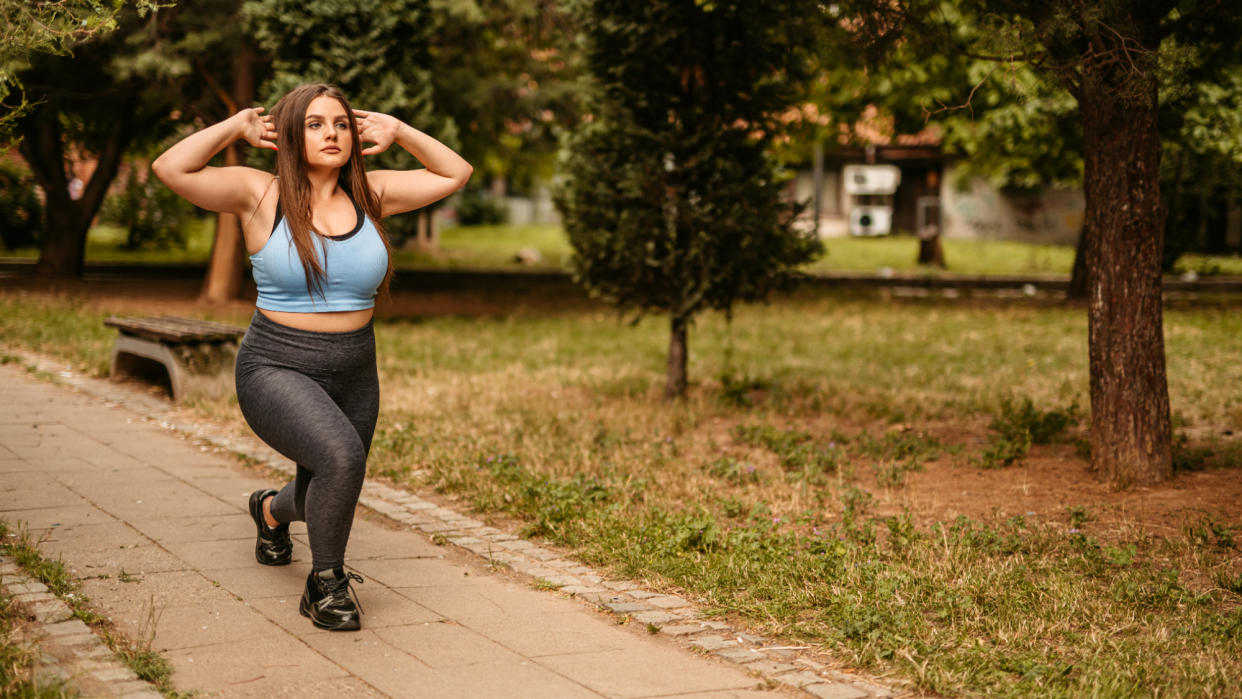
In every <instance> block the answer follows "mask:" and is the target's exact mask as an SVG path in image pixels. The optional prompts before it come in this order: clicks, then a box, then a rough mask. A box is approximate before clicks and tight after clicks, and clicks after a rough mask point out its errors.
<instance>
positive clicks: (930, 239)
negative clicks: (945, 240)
mask: <svg viewBox="0 0 1242 699" xmlns="http://www.w3.org/2000/svg"><path fill="white" fill-rule="evenodd" d="M916 262H917V263H918V264H920V265H930V266H932V267H938V268H940V269H948V265H946V264H945V261H944V245H943V244H942V243H941V242H940V231H939V229H938V228H937V229H936V230H931V231H924V232H920V233H919V256H918V259H917V260H916Z"/></svg>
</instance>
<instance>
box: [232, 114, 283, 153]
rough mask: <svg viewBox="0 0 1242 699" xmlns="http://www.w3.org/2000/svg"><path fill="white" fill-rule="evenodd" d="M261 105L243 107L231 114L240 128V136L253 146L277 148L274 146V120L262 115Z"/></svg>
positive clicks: (269, 148)
mask: <svg viewBox="0 0 1242 699" xmlns="http://www.w3.org/2000/svg"><path fill="white" fill-rule="evenodd" d="M262 112H263V107H251V108H249V109H243V110H241V111H240V112H238V113H236V114H234V115H233V118H234V119H236V120H238V122H239V127H240V128H241V137H242V139H244V140H245V141H246V143H249V144H250V145H252V146H254V147H255V148H267V149H268V150H279V149H278V148H277V147H276V122H275V121H273V120H272V117H271V116H270V115H263V114H262Z"/></svg>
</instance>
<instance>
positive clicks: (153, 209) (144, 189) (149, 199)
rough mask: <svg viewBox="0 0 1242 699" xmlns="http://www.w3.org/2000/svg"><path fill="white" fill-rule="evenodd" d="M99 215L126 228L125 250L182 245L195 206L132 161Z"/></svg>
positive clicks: (158, 248)
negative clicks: (140, 170) (141, 172)
mask: <svg viewBox="0 0 1242 699" xmlns="http://www.w3.org/2000/svg"><path fill="white" fill-rule="evenodd" d="M99 215H100V218H101V219H102V220H103V221H105V222H107V223H113V224H116V225H118V226H120V227H121V228H123V229H125V231H126V237H125V242H123V243H122V244H121V248H122V249H124V250H138V249H140V248H144V247H145V248H154V249H157V250H168V249H173V248H176V249H183V248H184V247H185V244H186V239H185V234H186V224H188V223H189V221H190V219H191V218H193V216H194V207H193V206H192V205H191V204H190V203H189V202H187V201H186V200H184V199H182V198H181V197H179V196H177V195H176V194H174V193H173V192H172V190H170V189H168V188H167V187H165V186H164V185H163V183H161V182H160V181H159V180H157V179H156V178H154V177H151V176H149V175H148V176H146V177H142V175H141V174H140V173H139V168H138V166H137V164H134V165H131V167H130V169H129V175H128V176H127V177H126V178H125V186H124V187H123V188H122V189H121V191H120V192H117V193H116V194H113V195H112V196H111V197H109V198H107V199H105V200H104V205H103V207H101V209H100V211H99Z"/></svg>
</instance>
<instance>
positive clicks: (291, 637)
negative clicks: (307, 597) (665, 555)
mask: <svg viewBox="0 0 1242 699" xmlns="http://www.w3.org/2000/svg"><path fill="white" fill-rule="evenodd" d="M80 381H81V380H79V382H80ZM88 381H89V380H88ZM0 395H3V396H4V399H3V401H0V518H3V519H5V520H7V521H8V523H9V524H10V526H13V525H15V524H17V523H18V522H22V523H25V525H26V526H27V527H28V528H29V529H30V531H31V532H32V533H34V534H36V535H37V536H38V537H40V538H42V544H41V545H40V549H41V550H42V551H43V552H44V553H45V554H47V555H51V556H57V555H59V556H61V557H63V560H64V561H65V564H66V566H67V567H68V568H69V569H70V570H71V571H72V572H73V573H74V574H75V575H76V576H77V577H79V578H81V579H82V580H83V581H84V582H83V592H84V593H85V594H86V595H87V596H89V597H90V599H91V601H92V602H93V605H94V607H95V608H96V609H97V610H99V611H101V612H103V613H105V614H106V615H108V616H110V617H111V619H112V621H113V623H114V624H115V625H116V627H117V628H118V629H119V630H121V631H122V632H124V633H125V634H127V635H128V636H130V637H131V638H135V639H145V638H149V639H151V642H152V647H153V648H155V649H157V650H160V651H163V652H164V654H165V656H166V657H168V658H169V659H170V660H171V662H172V665H173V668H174V674H173V683H174V685H175V686H176V687H177V689H178V690H181V691H187V690H196V691H198V692H200V693H204V694H208V695H223V696H263V697H271V696H328V695H336V694H342V693H343V694H348V695H358V696H417V697H600V696H606V697H665V696H678V697H721V698H723V697H738V698H743V697H745V698H754V699H758V698H759V697H778V696H791V695H793V696H796V695H801V696H806V695H807V693H810V694H812V695H815V696H825V697H827V696H832V697H860V696H876V695H877V694H883V690H880V689H879V688H876V687H871V686H866V685H860V684H854V685H851V684H845V683H842V682H841V681H840V679H841V678H839V677H838V678H836V679H832V678H831V676H830V673H829V672H828V671H827V669H826V668H823V666H822V665H819V666H817V665H816V664H815V663H814V662H811V661H802V662H800V663H799V664H796V665H795V664H793V663H794V662H795V661H796V660H797V659H796V658H795V657H794V656H795V655H796V654H795V653H793V652H790V651H788V650H785V651H784V652H783V653H782V649H779V648H771V646H770V645H769V646H767V647H766V648H765V647H762V646H761V645H755V647H750V648H747V647H746V644H747V640H750V641H751V642H752V644H762V643H763V641H764V639H758V638H753V637H750V638H749V639H734V638H732V636H733V635H734V634H733V633H732V632H731V631H730V630H729V629H727V627H724V626H723V625H716V628H719V629H724V631H723V634H724V635H721V633H720V632H718V633H716V634H714V635H713V634H712V631H713V626H712V624H711V623H710V622H696V621H694V620H693V610H686V609H680V610H678V609H677V608H678V607H685V603H684V601H681V602H678V598H676V597H672V596H668V597H667V599H668V600H672V601H671V602H668V603H666V604H656V605H655V606H652V605H650V604H644V603H643V600H646V599H650V600H652V601H656V602H658V601H659V599H664V598H656V597H655V596H653V595H651V594H650V593H644V592H642V591H641V590H629V591H628V592H624V590H625V589H626V588H629V587H633V586H632V585H630V584H626V583H619V584H618V583H609V582H608V581H604V580H601V579H600V578H599V577H598V576H596V575H593V574H592V572H591V571H590V570H589V569H586V568H583V567H581V566H574V565H573V564H572V563H570V562H564V561H560V560H559V559H558V560H545V559H549V558H550V557H551V554H548V553H547V552H546V550H543V549H538V547H535V546H534V545H533V544H530V543H529V542H525V541H520V540H517V539H516V538H514V537H512V536H510V535H507V534H505V533H503V532H499V531H498V530H494V529H490V528H487V527H483V526H482V525H481V523H478V522H473V521H472V520H469V519H467V518H464V517H462V516H461V515H460V514H457V513H454V512H452V511H451V510H445V509H444V508H440V507H438V506H436V505H435V504H433V503H428V502H426V501H424V500H421V499H420V498H418V497H416V496H414V495H412V494H408V493H402V492H401V491H394V490H392V489H386V488H383V486H368V491H367V492H366V493H364V498H363V504H364V505H368V506H369V507H371V508H372V509H374V510H379V511H380V512H384V511H387V512H386V515H387V516H381V515H380V514H376V513H375V512H366V511H365V510H363V511H360V512H361V513H362V514H360V516H359V517H358V518H357V520H356V522H355V525H354V530H353V535H352V537H351V543H350V550H349V553H348V559H349V563H350V565H351V566H352V567H353V568H354V569H355V570H357V571H358V572H359V573H361V574H362V576H363V577H365V578H366V582H365V583H364V584H362V585H357V586H356V589H357V591H358V595H359V597H360V599H361V602H362V605H363V608H364V612H365V613H364V616H363V630H362V631H360V632H356V633H330V632H326V631H320V630H317V629H315V628H314V627H312V626H311V624H310V623H309V621H307V620H306V619H305V618H303V617H302V616H300V615H299V613H298V600H299V597H300V594H301V590H302V585H303V583H304V580H305V577H306V574H307V572H308V570H309V556H308V548H307V546H306V537H305V528H304V526H302V525H299V524H295V525H294V528H293V534H294V537H293V538H294V541H295V554H294V563H293V564H292V565H290V566H286V567H279V568H269V567H264V566H260V565H258V564H257V563H255V561H254V558H253V540H254V528H253V525H252V523H251V521H250V518H249V516H248V514H247V513H246V502H247V497H248V495H249V493H250V492H251V491H253V490H255V489H256V488H260V487H269V486H272V485H274V483H273V480H272V479H270V478H262V477H259V476H257V475H256V472H255V471H254V470H252V469H245V468H244V467H242V466H240V465H239V464H238V463H237V461H236V459H234V458H233V457H231V456H229V455H226V454H221V453H219V452H218V451H217V450H215V449H212V448H209V447H207V446H202V445H201V444H195V443H194V442H193V441H191V440H189V439H187V438H186V436H185V435H184V434H182V433H181V432H178V431H176V430H170V429H168V427H169V425H167V424H164V425H161V424H160V422H159V421H158V420H155V421H153V420H151V419H144V417H143V416H142V415H141V414H139V413H136V412H134V411H133V410H131V409H130V408H132V407H133V406H132V405H131V406H130V408H127V407H123V406H120V405H117V404H116V403H114V402H109V401H106V400H101V399H100V397H98V396H97V395H88V394H85V393H82V392H77V391H73V390H71V389H69V388H66V387H64V386H57V385H53V384H50V383H48V382H45V381H38V380H35V379H33V378H32V377H30V376H29V374H28V373H27V372H26V371H25V370H24V369H22V368H20V367H18V366H15V364H13V363H10V364H3V365H0ZM156 403H158V401H157V402H155V403H151V404H156ZM376 488H378V489H379V490H376ZM423 515H427V516H423ZM437 518H438V519H437ZM445 521H447V522H449V523H450V524H447V525H446V524H444V522H445ZM450 525H451V526H450ZM438 530H439V531H444V532H447V535H448V536H449V537H450V539H451V540H452V541H453V542H455V544H458V545H453V544H449V545H436V543H433V540H432V533H433V532H436V531H438ZM463 531H464V532H465V533H463ZM442 536H443V535H442ZM437 541H438V542H440V543H442V542H443V539H441V538H440V537H437ZM506 544H508V546H507V547H506V546H505V545H506ZM467 549H470V550H467ZM471 550H473V551H474V552H476V553H472V552H471ZM493 550H495V551H496V552H497V553H495V554H492V553H491V552H492V551H493ZM540 552H542V554H541V553H540ZM477 554H482V555H477ZM519 554H522V555H519ZM497 561H500V562H503V563H506V564H507V565H504V566H498V565H495V563H496V562H497ZM545 564H546V565H552V566H554V568H555V569H551V568H538V566H539V565H545ZM532 566H533V567H532ZM523 569H525V570H526V571H527V572H529V573H532V574H535V575H536V577H542V578H551V577H557V576H556V575H554V573H563V575H562V576H560V577H561V578H563V579H561V580H559V581H558V582H559V583H560V584H562V585H563V587H562V589H561V591H559V592H552V591H547V590H537V589H535V586H534V585H533V584H532V582H533V580H532V578H530V577H526V576H524V575H521V574H519V573H518V572H515V570H518V571H520V570H523ZM0 572H2V571H0ZM539 573H542V574H539ZM565 583H575V585H576V587H577V590H576V591H577V592H580V593H582V594H579V595H575V596H576V597H578V598H577V599H575V598H570V596H569V595H567V594H566V593H565V590H567V589H568V590H570V591H575V590H574V589H573V588H574V587H575V585H566V584H565ZM593 591H594V594H592V593H593ZM611 591H617V592H616V594H614V595H610V594H605V593H610V592H611ZM627 595H628V596H627ZM581 598H587V599H590V600H593V601H594V603H595V604H597V605H599V607H598V608H597V607H595V606H594V605H592V604H587V603H584V601H583V600H582V599H581ZM605 608H606V609H608V610H611V612H605V611H604V609H605ZM664 608H669V609H670V611H671V612H672V613H671V614H670V613H666V612H665V610H664ZM627 613H628V614H631V615H634V616H636V617H638V618H642V616H641V615H642V614H647V615H648V617H647V618H649V619H653V620H656V621H658V622H661V624H662V625H663V626H664V627H665V631H666V632H665V633H660V634H649V633H646V629H648V628H655V627H653V626H652V627H649V626H648V625H647V624H646V623H641V622H636V623H627V624H624V625H622V624H618V623H617V622H618V619H619V617H618V616H617V615H618V614H627ZM75 623H76V622H75ZM678 629H680V631H679V630H678ZM683 636H684V637H683ZM679 637H682V638H679ZM765 650H770V651H771V652H770V653H767V654H764V653H761V652H760V651H765ZM708 651H710V652H708ZM773 653H776V654H778V655H773ZM751 654H753V657H751ZM730 655H733V656H735V657H732V658H730V657H729V656H730ZM782 657H784V658H787V659H788V660H789V664H781V663H779V662H774V660H773V659H774V658H775V659H776V660H779V659H780V658H782ZM756 663H758V664H756ZM819 668H823V671H822V672H818V673H817V672H816V670H817V669H819ZM772 675H775V676H777V677H783V678H784V679H781V680H779V681H778V680H773V679H771V677H770V676H772ZM800 686H801V687H804V689H802V690H799V689H797V687H800ZM791 693H792V694H791Z"/></svg>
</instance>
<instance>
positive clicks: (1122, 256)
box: [1079, 37, 1173, 488]
mask: <svg viewBox="0 0 1242 699" xmlns="http://www.w3.org/2000/svg"><path fill="white" fill-rule="evenodd" d="M1146 38H1148V37H1144V39H1146ZM1156 43H1158V42H1154V41H1144V42H1143V44H1144V45H1149V46H1151V45H1155V44H1156ZM1140 60H1141V59H1140ZM1141 62H1142V63H1143V66H1144V69H1142V70H1141V71H1136V72H1129V73H1124V74H1123V71H1121V70H1120V69H1117V68H1112V69H1111V70H1110V69H1109V68H1108V67H1103V68H1100V67H1097V66H1093V65H1091V64H1088V65H1087V66H1085V68H1084V70H1083V84H1082V89H1081V91H1080V92H1079V108H1080V112H1081V114H1082V120H1083V156H1084V163H1085V188H1086V200H1087V212H1086V227H1087V230H1089V231H1090V235H1089V236H1088V237H1087V241H1086V242H1087V245H1086V252H1087V270H1088V294H1089V297H1088V301H1087V316H1088V340H1089V355H1090V374H1091V464H1092V467H1093V468H1094V469H1095V470H1096V472H1097V474H1098V475H1099V476H1100V477H1101V478H1103V479H1105V480H1107V481H1108V482H1109V483H1111V484H1112V486H1113V487H1115V488H1125V487H1129V486H1134V485H1149V484H1152V483H1156V482H1159V481H1162V480H1165V479H1167V478H1170V477H1171V476H1172V472H1173V469H1172V456H1171V441H1172V430H1171V425H1170V421H1169V391H1168V380H1167V378H1166V374H1165V358H1164V334H1163V318H1162V306H1161V274H1160V262H1161V255H1162V252H1163V238H1164V235H1163V234H1164V216H1165V212H1164V207H1163V204H1162V202H1161V200H1160V179H1159V177H1160V173H1159V166H1160V137H1159V134H1158V132H1157V130H1156V111H1157V98H1156V78H1155V76H1156V70H1155V61H1154V57H1153V58H1152V59H1151V60H1150V61H1146V60H1141ZM1105 65H1107V64H1105ZM1121 75H1124V77H1122V76H1121Z"/></svg>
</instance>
